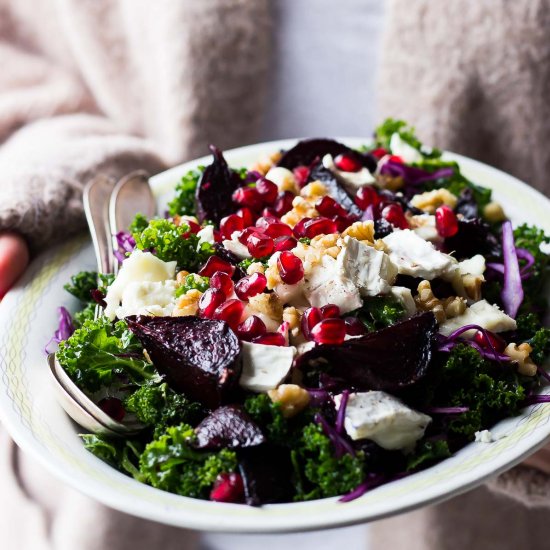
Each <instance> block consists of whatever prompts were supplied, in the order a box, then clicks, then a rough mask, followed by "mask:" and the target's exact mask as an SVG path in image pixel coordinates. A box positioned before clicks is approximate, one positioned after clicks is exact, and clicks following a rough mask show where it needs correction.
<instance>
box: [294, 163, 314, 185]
mask: <svg viewBox="0 0 550 550" xmlns="http://www.w3.org/2000/svg"><path fill="white" fill-rule="evenodd" d="M292 173H293V174H294V178H295V179H296V183H297V184H298V186H299V187H300V188H302V187H304V185H305V184H306V183H307V180H308V178H309V173H310V170H309V168H308V167H307V166H296V168H294V170H292Z"/></svg>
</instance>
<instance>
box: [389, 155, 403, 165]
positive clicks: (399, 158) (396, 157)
mask: <svg viewBox="0 0 550 550" xmlns="http://www.w3.org/2000/svg"><path fill="white" fill-rule="evenodd" d="M388 160H391V161H392V162H398V163H399V164H405V161H404V160H403V159H402V158H401V157H400V156H398V155H390V156H389V157H388Z"/></svg>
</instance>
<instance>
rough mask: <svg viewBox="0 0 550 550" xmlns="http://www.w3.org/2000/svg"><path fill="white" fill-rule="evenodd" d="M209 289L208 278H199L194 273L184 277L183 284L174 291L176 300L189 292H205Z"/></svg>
mask: <svg viewBox="0 0 550 550" xmlns="http://www.w3.org/2000/svg"><path fill="white" fill-rule="evenodd" d="M209 287H210V278H209V277H201V276H200V275H197V274H196V273H191V274H190V275H187V277H185V280H184V281H183V284H182V285H180V286H179V287H178V288H177V289H176V298H179V297H180V296H183V295H184V294H186V293H187V291H189V290H193V289H195V290H199V291H200V292H206V290H208V288H209Z"/></svg>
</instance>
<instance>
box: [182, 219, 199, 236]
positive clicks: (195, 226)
mask: <svg viewBox="0 0 550 550" xmlns="http://www.w3.org/2000/svg"><path fill="white" fill-rule="evenodd" d="M181 223H182V224H186V225H188V226H189V230H190V231H191V233H194V234H195V235H196V234H197V233H198V232H199V231H200V230H201V229H202V227H201V226H200V225H199V224H198V223H197V222H195V221H193V220H188V219H186V218H182V220H181Z"/></svg>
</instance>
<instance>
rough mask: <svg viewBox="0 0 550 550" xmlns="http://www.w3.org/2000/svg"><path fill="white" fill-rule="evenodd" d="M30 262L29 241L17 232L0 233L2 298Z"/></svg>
mask: <svg viewBox="0 0 550 550" xmlns="http://www.w3.org/2000/svg"><path fill="white" fill-rule="evenodd" d="M28 263H29V249H28V247H27V243H26V242H25V240H24V239H23V237H21V236H20V235H17V234H16V233H0V300H1V299H2V298H3V297H4V295H5V294H6V292H7V291H8V290H9V289H10V288H11V287H12V286H13V284H14V283H15V281H17V279H18V278H19V276H20V275H21V274H22V273H23V272H24V271H25V269H26V267H27V265H28Z"/></svg>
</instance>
